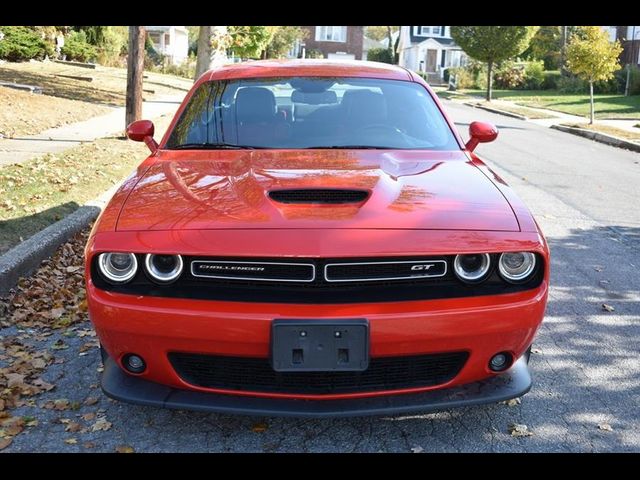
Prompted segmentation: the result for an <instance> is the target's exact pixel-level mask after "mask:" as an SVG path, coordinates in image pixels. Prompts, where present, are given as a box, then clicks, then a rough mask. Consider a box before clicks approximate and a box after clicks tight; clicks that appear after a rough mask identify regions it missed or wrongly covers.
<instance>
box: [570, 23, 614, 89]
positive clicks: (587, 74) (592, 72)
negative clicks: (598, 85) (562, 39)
mask: <svg viewBox="0 0 640 480" xmlns="http://www.w3.org/2000/svg"><path fill="white" fill-rule="evenodd" d="M621 52H622V47H621V46H620V42H618V41H616V42H614V43H612V42H610V41H609V36H608V34H607V33H606V32H605V31H604V30H602V28H600V27H595V26H585V27H580V28H579V29H578V30H577V31H576V33H574V34H573V35H572V36H571V39H570V40H569V44H568V45H567V68H568V69H569V71H570V72H572V73H573V74H575V75H577V76H579V77H580V78H583V79H585V80H587V81H589V82H595V81H598V80H609V79H610V78H612V77H613V74H614V72H615V71H616V70H619V69H620V63H619V61H618V57H619V56H620V53H621Z"/></svg>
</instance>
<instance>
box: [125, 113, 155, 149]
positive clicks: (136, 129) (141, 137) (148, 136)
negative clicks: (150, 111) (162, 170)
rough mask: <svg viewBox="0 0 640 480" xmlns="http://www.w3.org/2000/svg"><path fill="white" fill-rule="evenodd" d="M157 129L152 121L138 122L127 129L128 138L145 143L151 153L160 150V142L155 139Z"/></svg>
mask: <svg viewBox="0 0 640 480" xmlns="http://www.w3.org/2000/svg"><path fill="white" fill-rule="evenodd" d="M154 132H155V127H154V126H153V122H152V121H151V120H136V121H135V122H132V123H130V124H129V126H128V127H127V137H129V138H130V139H131V140H133V141H134V142H144V143H145V144H146V145H147V147H149V150H151V153H155V151H156V150H158V142H156V141H155V140H154V139H153V134H154Z"/></svg>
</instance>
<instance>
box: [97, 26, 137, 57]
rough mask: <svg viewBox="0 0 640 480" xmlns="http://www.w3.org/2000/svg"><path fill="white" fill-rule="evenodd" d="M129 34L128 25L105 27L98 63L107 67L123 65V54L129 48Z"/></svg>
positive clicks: (99, 46)
mask: <svg viewBox="0 0 640 480" xmlns="http://www.w3.org/2000/svg"><path fill="white" fill-rule="evenodd" d="M128 36H129V35H128V29H127V27H122V26H109V27H105V29H104V31H103V33H102V38H101V41H100V43H99V44H98V55H97V60H98V63H99V64H100V65H105V66H107V67H119V66H122V63H123V61H122V56H123V54H124V53H125V52H126V49H127V39H128Z"/></svg>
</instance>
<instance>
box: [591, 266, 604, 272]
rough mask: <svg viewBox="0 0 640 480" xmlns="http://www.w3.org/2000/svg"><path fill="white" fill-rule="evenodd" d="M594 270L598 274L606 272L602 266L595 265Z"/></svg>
mask: <svg viewBox="0 0 640 480" xmlns="http://www.w3.org/2000/svg"><path fill="white" fill-rule="evenodd" d="M593 269H594V270H595V271H596V272H601V271H602V270H604V267H603V266H601V265H595V266H594V267H593Z"/></svg>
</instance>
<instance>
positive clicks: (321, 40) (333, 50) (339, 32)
mask: <svg viewBox="0 0 640 480" xmlns="http://www.w3.org/2000/svg"><path fill="white" fill-rule="evenodd" d="M301 28H303V29H304V30H307V31H308V32H309V34H308V35H307V38H306V39H305V40H304V49H305V53H306V52H309V51H312V50H313V51H319V52H322V55H323V56H324V58H329V59H333V60H336V59H345V60H362V51H363V42H364V27H356V26H342V27H338V26H328V27H327V26H324V27H321V26H302V27H301ZM302 49H303V44H301V43H300V42H298V44H297V45H296V47H295V48H294V49H293V50H292V52H291V56H293V57H300V56H302Z"/></svg>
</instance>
